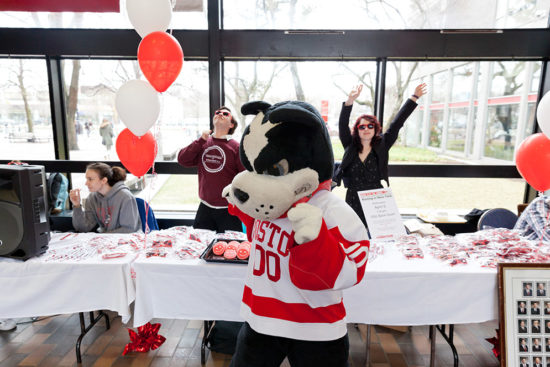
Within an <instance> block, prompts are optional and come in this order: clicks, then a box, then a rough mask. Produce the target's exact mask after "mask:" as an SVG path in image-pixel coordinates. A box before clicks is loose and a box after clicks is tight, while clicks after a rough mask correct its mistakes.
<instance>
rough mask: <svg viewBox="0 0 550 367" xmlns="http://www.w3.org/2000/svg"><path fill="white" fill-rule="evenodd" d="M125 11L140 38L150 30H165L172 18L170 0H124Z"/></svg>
mask: <svg viewBox="0 0 550 367" xmlns="http://www.w3.org/2000/svg"><path fill="white" fill-rule="evenodd" d="M126 11H127V12H128V18H130V23H132V25H133V26H134V28H135V29H136V31H137V32H138V33H139V35H140V36H141V38H143V37H145V36H147V35H148V34H149V33H151V32H155V31H161V32H164V31H166V30H167V29H168V27H169V26H170V20H172V3H171V1H170V0H126Z"/></svg>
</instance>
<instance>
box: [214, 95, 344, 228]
mask: <svg viewBox="0 0 550 367" xmlns="http://www.w3.org/2000/svg"><path fill="white" fill-rule="evenodd" d="M241 112H242V113H243V114H244V115H256V117H255V118H254V120H253V121H252V122H251V123H250V125H248V126H247V127H246V129H245V131H244V134H243V137H242V140H241V145H240V156H241V161H242V163H243V165H244V167H245V168H246V169H247V171H243V172H241V173H239V174H238V175H237V176H235V178H234V179H233V182H232V183H231V185H229V186H228V187H226V188H225V189H224V192H223V195H224V196H225V197H226V198H227V200H228V201H229V202H230V203H232V204H233V205H236V206H237V207H238V208H239V209H240V210H241V211H243V212H244V213H246V214H248V215H249V216H251V217H253V218H256V219H260V220H272V219H276V218H279V217H280V216H281V215H283V214H284V213H285V212H286V211H288V210H289V209H290V208H291V207H292V205H293V204H294V203H296V202H297V201H298V200H300V199H302V198H304V197H307V196H309V195H311V194H312V193H313V192H314V191H315V190H316V189H317V187H318V186H319V184H320V183H321V182H324V181H327V180H330V179H331V178H332V170H333V165H334V157H333V155H332V145H331V143H330V138H329V135H328V131H327V128H326V125H325V121H324V120H323V119H322V117H321V115H320V114H319V112H317V110H316V109H315V108H314V107H313V106H311V105H310V104H308V103H305V102H299V101H287V102H280V103H277V104H274V105H273V106H272V105H270V104H269V103H266V102H262V101H259V102H249V103H246V104H244V105H243V106H242V108H241Z"/></svg>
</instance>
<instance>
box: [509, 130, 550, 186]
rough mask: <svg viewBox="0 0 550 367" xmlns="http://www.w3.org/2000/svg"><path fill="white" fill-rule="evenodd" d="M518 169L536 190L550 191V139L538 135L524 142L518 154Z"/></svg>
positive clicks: (541, 134) (540, 134)
mask: <svg viewBox="0 0 550 367" xmlns="http://www.w3.org/2000/svg"><path fill="white" fill-rule="evenodd" d="M516 167H517V168H518V171H519V173H520V174H521V175H522V176H523V178H524V179H525V181H527V182H528V183H529V185H531V186H532V187H533V188H534V189H535V190H537V191H546V190H548V189H550V169H548V167H550V139H548V138H547V137H546V135H544V134H543V133H538V134H533V135H531V136H529V137H527V138H526V139H525V140H524V141H522V142H521V144H520V146H519V148H518V150H517V152H516Z"/></svg>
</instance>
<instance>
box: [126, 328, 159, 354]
mask: <svg viewBox="0 0 550 367" xmlns="http://www.w3.org/2000/svg"><path fill="white" fill-rule="evenodd" d="M160 326H161V324H160V323H157V324H151V323H150V322H148V323H147V324H145V325H142V326H140V327H138V332H137V333H136V332H135V331H134V330H132V329H128V334H130V340H131V341H132V342H131V343H128V344H126V346H125V347H124V352H122V355H123V356H124V355H126V354H127V353H129V352H148V351H149V350H155V349H157V348H158V347H160V346H161V345H162V343H164V341H165V340H166V338H165V337H164V336H162V335H159V334H158V333H159V330H160Z"/></svg>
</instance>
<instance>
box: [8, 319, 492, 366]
mask: <svg viewBox="0 0 550 367" xmlns="http://www.w3.org/2000/svg"><path fill="white" fill-rule="evenodd" d="M110 317H111V320H112V322H111V329H110V330H107V331H105V326H104V325H105V324H104V321H103V320H102V321H100V322H99V324H98V325H96V327H94V328H93V329H92V330H91V331H90V333H89V334H88V335H87V336H86V337H85V338H84V340H83V343H82V353H83V355H82V357H83V363H82V366H86V367H87V366H93V367H108V366H185V367H194V366H197V367H199V366H200V365H201V364H200V345H201V338H202V325H203V323H202V322H201V321H187V320H166V319H159V320H154V322H160V323H161V324H162V327H161V329H160V334H161V335H164V336H165V337H166V342H165V343H164V344H163V345H162V346H161V347H160V348H158V349H157V350H155V351H151V352H148V353H135V352H134V353H130V354H128V355H126V356H122V351H123V350H124V346H125V345H126V344H127V343H129V342H130V339H129V336H128V331H127V328H126V325H123V324H122V323H121V320H120V317H114V315H113V314H110ZM20 321H26V320H20ZM495 328H496V323H495V322H488V323H484V324H468V325H457V326H456V328H455V331H456V332H455V345H456V347H457V350H458V352H459V354H460V366H465V367H493V366H494V367H497V366H498V361H497V359H496V358H495V357H494V356H493V355H492V353H491V348H492V345H491V344H489V343H488V342H486V341H485V338H488V337H491V336H493V335H494V332H495ZM348 330H349V336H350V366H351V367H357V366H365V343H364V335H365V331H366V327H365V326H364V325H359V326H358V327H356V326H354V325H351V324H350V325H349V326H348ZM372 330H373V332H372V336H371V349H370V352H371V364H370V366H371V367H390V366H392V367H417V366H429V352H430V341H429V337H428V327H427V326H415V327H411V328H409V331H408V332H399V331H394V330H391V329H388V328H385V327H381V326H376V327H373V328H372ZM79 334H80V324H79V319H78V315H60V316H55V317H51V318H47V319H44V320H41V321H37V322H34V323H27V324H20V325H18V327H17V329H16V330H15V331H11V332H0V367H15V366H40V367H46V366H77V363H76V356H75V342H76V339H77V337H78V335H79ZM436 340H437V344H436V361H435V362H436V364H435V365H436V366H438V367H443V366H445V367H446V366H452V365H453V357H452V354H451V349H450V348H449V347H448V345H447V344H446V343H445V341H444V340H443V338H441V336H440V335H438V337H437V339H436ZM207 356H208V360H207V363H206V366H210V367H213V366H216V367H223V366H228V365H229V362H230V359H231V356H229V355H225V354H219V353H210V352H207ZM282 366H288V363H287V362H284V363H283V364H282Z"/></svg>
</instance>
